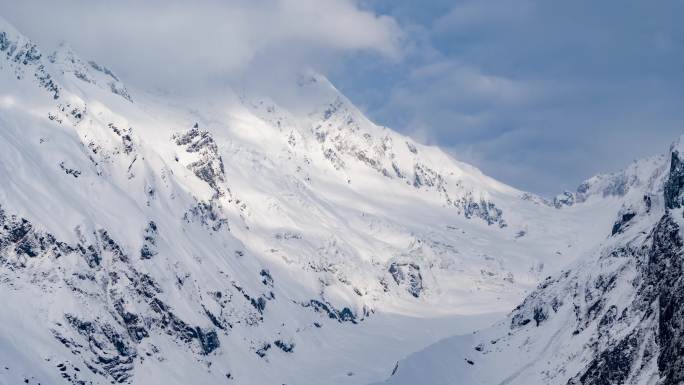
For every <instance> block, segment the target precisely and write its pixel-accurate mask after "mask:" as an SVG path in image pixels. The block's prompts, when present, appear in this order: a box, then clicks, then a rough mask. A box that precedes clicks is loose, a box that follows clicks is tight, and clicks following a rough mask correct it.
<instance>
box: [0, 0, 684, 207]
mask: <svg viewBox="0 0 684 385" xmlns="http://www.w3.org/2000/svg"><path fill="white" fill-rule="evenodd" d="M683 14H684V2H681V1H677V0H661V1H657V2H653V1H646V0H643V1H634V0H621V1H618V0H604V1H598V2H597V1H590V0H576V1H571V2H567V1H566V2H560V1H558V2H556V1H542V0H479V1H474V0H465V1H464V0H449V1H446V0H422V1H416V0H249V1H248V0H230V1H229V0H224V1H219V0H200V1H193V2H187V1H186V2H183V1H179V0H165V1H162V0H147V1H144V2H141V1H134V0H121V1H118V2H111V1H104V0H62V1H60V2H54V1H48V0H23V1H21V2H19V1H16V0H0V15H2V16H3V17H5V18H6V19H8V20H9V21H10V22H12V23H13V24H14V25H15V26H17V27H18V28H19V29H20V30H21V31H22V32H24V33H25V34H27V35H28V36H29V37H31V38H33V39H35V40H37V41H38V42H39V43H42V44H45V45H55V44H57V43H58V42H59V41H62V40H64V41H67V42H68V43H69V44H70V45H71V46H72V47H73V48H74V49H75V50H76V51H77V52H79V53H80V54H81V56H85V57H88V58H93V59H95V60H98V61H99V62H102V63H105V64H106V65H108V66H109V67H111V68H112V69H114V71H115V72H116V73H117V74H118V75H119V76H120V77H121V78H123V79H124V81H125V82H127V83H132V84H136V85H143V86H145V87H149V88H155V87H166V88H176V89H181V90H185V91H187V92H193V90H195V91H197V90H202V89H203V87H206V85H213V86H223V85H226V84H232V83H233V82H235V81H236V79H258V80H259V82H260V84H261V85H262V86H263V85H264V84H265V85H266V86H265V87H266V88H267V89H271V90H273V91H274V92H275V91H276V90H279V89H280V87H281V86H282V84H284V83H285V82H284V80H283V79H286V78H287V77H288V76H289V75H291V74H292V73H294V72H296V71H299V70H300V69H302V68H313V69H315V70H317V71H320V72H322V73H323V74H325V75H327V76H328V77H329V78H330V79H331V80H332V82H333V83H334V84H335V85H336V86H337V87H338V88H339V89H340V90H341V91H342V92H343V93H344V94H345V95H347V96H348V97H349V98H350V99H351V100H352V101H353V102H354V103H355V104H357V105H358V106H359V107H360V108H361V109H362V110H363V111H364V112H365V113H366V114H367V115H368V116H369V117H370V118H371V119H372V120H374V121H375V122H376V123H378V124H382V125H386V126H388V127H391V128H394V129H396V130H398V131H400V132H402V133H405V134H408V135H411V136H412V137H414V138H415V139H417V140H419V141H421V142H423V143H426V144H434V145H438V146H440V147H442V148H444V149H445V150H447V151H449V152H450V153H452V154H453V155H454V157H456V158H457V159H459V160H462V161H465V162H468V163H471V164H473V165H475V166H477V167H479V168H480V169H482V170H483V171H484V172H485V173H486V174H488V175H490V176H492V177H494V178H497V179H499V180H501V181H503V182H506V183H508V184H511V185H513V186H515V187H518V188H521V189H524V190H528V191H533V192H536V193H539V194H542V195H545V196H552V195H555V194H557V193H559V192H560V191H562V190H563V189H574V188H575V186H577V185H578V184H579V183H580V182H581V181H582V180H583V179H586V178H588V177H590V176H592V175H594V174H596V173H600V172H607V171H616V170H619V169H620V168H623V167H624V166H626V165H627V164H629V162H631V161H633V160H635V159H638V158H641V157H644V156H648V155H652V154H658V153H662V152H664V151H665V150H666V149H667V146H668V145H669V143H670V142H672V141H673V140H674V139H675V138H677V137H678V136H679V135H681V134H684V70H683V69H684V24H683V23H681V22H679V20H678V18H679V17H680V16H681V15H683Z"/></svg>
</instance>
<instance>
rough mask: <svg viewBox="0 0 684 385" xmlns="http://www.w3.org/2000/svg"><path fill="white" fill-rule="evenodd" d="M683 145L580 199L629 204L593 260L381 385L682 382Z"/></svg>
mask: <svg viewBox="0 0 684 385" xmlns="http://www.w3.org/2000/svg"><path fill="white" fill-rule="evenodd" d="M682 140H684V138H680V139H679V140H678V141H676V142H675V143H674V144H673V145H672V147H671V148H670V150H669V152H668V153H667V154H665V155H663V156H658V157H653V158H649V159H644V160H641V161H638V162H635V163H634V164H632V165H630V166H629V167H628V168H627V169H625V170H624V171H621V172H619V173H615V174H609V175H601V176H597V177H594V178H591V179H589V180H588V181H586V182H585V183H583V184H582V185H581V186H580V187H579V188H578V190H577V195H574V194H573V196H576V197H577V198H576V199H575V203H577V202H583V201H585V200H587V199H591V197H592V196H596V195H599V196H620V197H622V200H623V204H622V207H621V209H620V210H619V211H617V212H616V215H615V222H614V223H613V225H612V226H609V227H601V226H596V227H595V231H598V232H601V233H604V234H606V237H607V238H606V240H605V241H604V242H601V244H600V245H599V246H598V247H597V248H596V249H595V250H594V251H593V252H591V253H589V254H587V256H586V257H584V258H581V259H579V260H578V261H577V262H575V263H573V264H571V265H570V266H569V267H568V268H567V269H565V270H563V271H562V272H561V273H558V274H555V275H553V276H550V277H548V278H547V279H545V280H544V281H543V282H542V283H540V284H539V286H538V287H537V289H536V290H534V291H533V292H532V293H531V294H530V295H528V296H527V297H526V298H525V299H524V301H523V302H522V304H520V305H519V306H518V307H516V308H515V310H513V311H512V312H511V313H510V314H509V315H508V316H507V317H506V318H505V319H504V320H503V321H500V322H498V323H496V324H495V325H494V326H492V327H490V328H486V329H484V330H481V331H478V332H476V333H472V334H468V335H462V336H456V337H450V338H447V339H444V340H442V341H440V342H438V343H436V344H434V345H431V346H430V347H428V348H426V349H424V350H423V351H420V352H417V353H415V354H413V355H411V356H410V357H408V358H407V359H406V360H404V361H402V362H400V363H398V364H397V365H395V369H394V373H393V375H392V376H391V377H390V378H389V379H388V380H387V381H385V382H384V383H387V384H416V383H430V384H461V383H462V384H568V385H571V384H585V385H586V384H681V383H684V370H682V368H683V366H682V365H683V364H682V360H683V359H684V336H683V335H682V331H683V330H684V314H683V313H682V311H683V310H682V309H684V308H683V307H682V295H681V293H682V289H683V288H684V287H683V285H684V280H683V277H684V270H683V269H684V266H683V264H682V260H683V257H684V250H683V249H682V247H683V245H684V242H683V238H682V230H681V227H682V225H683V224H684V216H683V211H682V210H683V209H682V204H683V201H682V199H683V198H682V197H683V196H684V165H683V164H682V160H681V159H682V154H684V146H682ZM566 196H570V194H566ZM556 201H558V200H556Z"/></svg>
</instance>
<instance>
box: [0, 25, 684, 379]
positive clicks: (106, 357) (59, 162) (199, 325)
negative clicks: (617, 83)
mask: <svg viewBox="0 0 684 385" xmlns="http://www.w3.org/2000/svg"><path fill="white" fill-rule="evenodd" d="M0 56H1V57H0V180H2V187H1V188H0V301H1V302H2V304H3V306H2V311H0V383H1V384H5V383H7V384H15V383H30V384H37V383H41V384H61V383H71V384H104V383H111V382H115V383H130V384H157V383H159V384H162V383H163V384H188V383H193V384H220V383H228V384H230V383H235V384H300V385H301V384H368V383H371V382H376V381H382V380H384V379H386V378H388V377H390V375H391V373H392V372H393V368H395V369H396V370H394V372H395V374H394V375H393V376H391V377H390V381H405V383H440V381H441V383H485V382H486V381H489V380H490V377H487V376H491V378H492V379H493V378H498V377H496V376H498V375H499V374H502V375H503V374H505V373H506V370H509V368H510V370H509V374H508V375H512V373H513V371H514V370H519V371H520V373H538V371H539V370H546V372H545V373H547V375H546V377H539V376H536V374H535V376H536V377H535V376H532V375H531V374H530V375H529V376H528V375H527V374H525V375H526V376H528V377H516V378H520V379H522V378H533V379H535V381H537V382H536V383H548V381H547V380H548V379H553V381H556V380H555V379H560V378H566V377H564V376H565V375H566V373H567V375H575V374H576V373H579V371H573V370H574V368H575V367H576V368H580V367H584V366H582V365H586V363H587V362H589V360H590V359H591V358H592V357H600V355H601V354H602V352H603V351H605V347H606V346H612V345H610V344H611V343H613V342H614V341H613V340H615V339H616V338H618V334H617V333H620V330H623V331H625V333H627V332H629V331H631V330H644V332H643V333H646V330H647V325H646V324H647V323H648V322H649V321H648V319H647V318H644V320H645V321H643V322H641V321H640V322H641V323H637V319H636V318H634V317H629V322H628V321H624V322H623V321H619V322H618V321H615V322H618V323H619V324H620V325H621V329H620V328H618V327H617V326H616V327H612V326H611V329H610V331H609V333H608V334H605V335H604V336H603V337H601V338H603V339H601V338H598V337H597V336H598V334H596V333H595V332H596V323H597V322H600V321H597V319H598V318H597V317H598V315H597V314H600V315H601V317H603V316H604V315H605V314H607V312H609V311H613V310H610V309H612V305H613V304H614V303H615V304H617V303H618V302H619V301H623V302H622V303H625V302H624V301H627V300H631V299H632V297H634V298H636V296H637V294H635V293H637V292H636V291H634V286H633V282H630V281H627V280H626V279H623V277H627V275H629V274H631V276H633V277H635V279H636V278H637V277H645V275H643V273H642V270H639V269H644V268H647V267H648V266H650V264H649V263H646V262H644V259H643V255H646V254H643V253H646V251H643V250H642V251H641V252H640V253H641V254H639V253H638V252H636V250H637V245H644V244H647V243H648V242H652V238H653V236H649V234H651V233H650V232H649V229H650V228H652V227H653V226H655V224H656V223H657V222H658V221H659V220H660V221H661V222H662V221H663V220H661V219H660V218H661V217H662V213H663V211H664V207H665V206H666V203H665V199H664V198H662V197H663V194H662V193H660V190H659V189H662V188H663V187H662V186H663V184H664V183H665V180H671V179H672V178H670V179H668V178H667V175H669V174H668V172H669V169H667V167H665V165H666V162H667V161H668V160H669V158H668V159H665V158H664V157H660V158H652V159H649V160H645V161H640V162H638V163H635V164H634V165H633V166H630V167H629V168H628V169H626V170H625V171H623V172H621V173H618V174H611V175H606V176H599V177H595V178H592V179H590V180H588V181H587V182H586V183H585V184H583V185H582V186H581V187H580V189H578V191H577V193H568V194H566V197H567V198H568V199H566V200H564V201H563V200H562V199H556V200H555V201H554V202H547V201H546V200H544V199H542V198H540V197H537V196H534V195H532V194H529V193H524V192H521V191H519V190H517V189H515V188H512V187H510V186H507V185H505V184H502V183H500V182H497V181H495V180H493V179H491V178H489V177H487V176H485V175H483V174H482V173H481V172H480V171H479V170H477V169H476V168H474V167H472V166H469V165H467V164H464V163H461V162H458V161H456V160H454V159H453V158H452V157H451V156H449V155H448V154H446V153H445V152H443V151H441V150H440V149H438V148H435V147H429V146H424V145H420V144H418V143H416V142H414V141H413V140H411V139H410V138H408V137H405V136H403V135H400V134H398V133H396V132H394V131H392V130H390V129H388V128H385V127H380V126H377V125H375V124H374V123H372V122H371V121H369V120H368V119H367V118H365V117H364V115H363V114H362V113H361V112H360V111H359V110H358V109H357V108H356V107H354V106H353V104H352V103H351V102H350V101H349V100H347V99H346V98H345V97H344V96H343V95H341V94H340V93H339V92H338V91H337V90H336V89H335V88H334V86H333V85H332V84H330V82H328V81H327V80H326V79H325V78H324V77H323V76H321V75H319V74H315V73H306V74H304V75H302V76H301V79H300V80H299V81H298V82H297V84H293V88H294V89H295V93H296V94H297V97H298V98H300V99H301V100H302V101H305V103H300V104H302V105H304V107H299V108H288V107H284V106H281V105H278V104H277V103H276V102H274V101H273V100H270V99H268V98H266V97H263V96H254V95H252V94H249V93H247V92H241V93H236V92H234V91H232V90H229V89H226V90H224V91H223V92H222V93H221V94H220V95H214V94H212V95H207V96H206V97H196V96H195V97H193V98H191V99H189V98H183V97H181V96H176V95H160V94H152V93H147V92H145V91H144V90H139V89H137V88H136V87H134V86H132V85H126V84H124V82H123V81H122V79H119V78H118V77H117V76H116V75H115V74H114V73H113V71H111V70H110V69H108V68H107V67H106V66H104V65H101V64H98V63H95V62H92V61H86V60H83V59H81V58H80V57H79V56H78V55H77V54H76V53H74V52H73V50H71V49H70V48H69V47H68V46H61V47H59V48H58V49H57V50H56V51H55V52H43V51H42V50H41V49H40V48H39V47H38V46H37V45H36V44H35V43H33V42H32V41H31V40H30V39H28V38H27V37H25V36H23V35H22V34H21V33H20V32H18V31H17V30H16V29H15V28H13V27H12V26H11V25H10V24H9V23H7V22H5V21H3V20H0ZM668 166H669V165H668ZM672 183H675V182H672ZM672 183H671V184H670V190H673V191H674V190H677V188H678V187H677V186H678V185H675V184H672ZM677 183H679V182H677ZM677 191H678V190H677ZM676 194H677V193H674V195H676ZM670 196H673V194H672V193H671V194H670ZM646 198H648V199H646ZM561 201H563V202H561ZM570 203H572V204H570ZM670 206H672V204H670ZM670 211H672V210H670ZM677 215H680V216H681V214H677ZM674 217H676V215H675V214H669V216H668V218H674ZM616 218H618V219H619V221H618V222H616ZM663 218H664V217H663ZM623 222H624V223H623ZM676 223H678V222H677V220H675V219H672V220H671V221H670V222H667V223H666V224H664V225H662V226H665V227H667V228H671V227H672V226H676ZM662 226H661V227H662ZM668 226H669V227H668ZM611 232H613V233H614V234H613V235H611ZM668 234H669V233H668ZM630 237H631V238H630ZM661 238H662V236H661ZM649 240H650V241H649ZM630 245H633V247H634V249H633V250H632V249H631V248H630V247H632V246H630ZM617 250H623V251H620V252H618V254H619V255H616V256H613V253H614V252H617ZM632 254H633V255H635V257H631V258H630V257H629V256H630V255H632ZM592 255H599V256H601V258H599V259H597V261H593V260H591V258H589V257H588V256H592ZM637 255H641V256H642V257H639V258H641V259H639V258H637V257H636V256H637ZM639 261H642V262H639ZM575 266H580V267H575ZM568 268H570V269H571V270H567V269H568ZM649 269H650V267H649ZM618 271H619V273H618ZM613 272H615V274H614V275H615V276H617V274H621V275H619V277H620V279H619V280H617V281H615V280H614V281H610V279H609V278H610V277H612V276H611V275H610V274H612V273H613ZM559 274H560V275H559ZM624 274H627V275H624ZM549 275H552V276H556V277H558V278H555V279H551V280H546V281H544V283H542V286H540V287H539V288H538V289H537V290H536V291H534V292H532V294H530V296H528V297H527V299H525V301H524V302H523V305H522V306H521V307H519V308H518V309H517V310H516V311H515V312H514V313H513V314H512V315H510V316H509V318H508V319H507V321H506V322H505V323H503V324H502V323H499V324H497V325H496V326H494V327H493V328H491V329H486V330H484V331H481V332H479V333H478V334H474V335H472V336H468V337H455V338H453V339H447V340H444V341H442V342H439V343H438V345H434V346H432V347H428V348H427V350H425V352H421V353H416V355H415V358H409V359H408V360H407V361H402V362H401V363H400V364H399V366H397V367H395V365H396V362H397V361H399V360H401V359H403V358H404V357H406V356H408V355H410V354H412V353H414V352H416V351H419V350H421V349H423V348H426V347H427V346H428V345H430V344H432V343H434V342H436V341H439V340H442V339H444V338H446V337H449V336H452V335H455V334H465V333H470V332H472V331H474V330H476V329H480V328H483V327H484V326H486V325H488V324H490V323H492V322H494V321H495V320H496V319H497V318H500V317H503V314H504V313H506V312H508V311H510V309H512V308H513V307H515V306H516V305H517V304H518V303H519V302H520V301H521V300H523V298H524V295H525V294H526V293H528V292H529V291H530V290H532V289H533V288H534V287H535V286H536V285H537V284H538V283H539V282H540V281H541V280H542V279H543V278H544V277H546V276H549ZM601 277H602V278H601ZM599 279H601V280H602V281H601V282H603V284H602V285H604V286H600V287H599V286H596V287H594V286H595V285H596V284H598V283H596V282H598V281H597V280H599ZM649 279H650V278H649ZM611 282H612V283H611ZM639 282H640V284H643V285H647V284H648V282H650V281H648V279H647V278H643V279H642V280H641V281H639ZM578 285H584V286H581V292H580V291H579V290H580V286H578ZM592 285H594V286H592ZM611 285H614V286H611ZM630 285H631V286H630ZM590 286H591V288H593V289H591V290H589V289H587V290H589V291H587V290H585V287H586V288H590ZM618 286H619V289H616V287H618ZM670 286H671V285H670ZM659 287H660V286H659ZM608 288H610V290H609V289H608ZM652 290H655V289H652ZM642 292H643V290H642V291H639V293H642ZM577 293H579V294H577ZM587 293H590V294H587ZM613 293H621V294H613ZM630 293H631V294H630ZM652 293H654V292H652ZM575 294H577V295H575ZM587 295H589V297H587ZM639 295H642V294H639ZM644 295H646V294H644ZM654 295H655V294H654ZM619 296H625V297H624V298H623V297H619ZM630 296H631V297H630ZM592 298H594V299H592ZM598 298H602V299H603V303H602V305H601V307H600V309H598V308H595V309H594V310H590V308H591V306H592V305H593V304H594V302H593V301H595V299H598ZM649 298H650V297H649ZM554 299H557V301H556V302H554ZM575 302H576V303H577V306H578V307H579V308H578V309H579V310H577V312H579V313H578V314H579V315H577V316H576V317H577V318H576V319H577V321H576V322H577V326H573V327H575V328H576V329H577V331H578V334H576V337H568V338H567V339H563V343H565V342H567V343H568V344H570V345H569V346H571V347H572V348H573V349H575V350H574V352H575V354H576V355H574V356H572V357H570V356H563V357H562V359H564V360H565V361H566V362H571V363H572V365H575V366H567V367H566V366H564V367H563V369H562V373H563V374H558V373H560V371H561V369H559V368H555V369H557V370H556V371H553V369H554V368H544V369H541V367H537V366H534V368H533V369H534V370H532V369H529V368H532V366H525V365H528V364H527V361H526V360H527V359H528V358H530V359H531V357H533V355H534V354H537V356H538V355H540V354H544V355H546V354H548V355H549V357H551V355H552V354H556V355H558V357H556V356H554V357H555V358H553V361H552V362H556V363H558V365H560V364H561V363H563V362H562V361H558V360H560V359H561V357H560V355H561V352H564V351H567V352H569V353H568V354H570V353H572V352H573V350H567V349H566V350H560V349H556V348H555V347H554V348H553V350H549V348H548V347H545V346H542V345H544V344H545V343H546V342H544V341H547V342H548V341H552V342H553V343H552V345H551V346H555V345H554V344H555V343H556V342H555V341H556V340H555V339H553V340H552V338H559V337H558V336H565V334H562V333H563V330H565V329H563V328H567V327H569V326H568V325H570V324H569V323H568V322H565V321H566V319H567V318H568V317H565V318H563V316H562V315H563V314H566V313H567V314H570V313H568V312H569V310H568V309H570V308H571V307H572V308H573V309H574V307H573V304H575ZM616 306H617V305H616ZM623 308H624V306H622V307H620V308H617V309H615V311H617V310H619V311H620V312H622V311H623ZM538 309H541V310H538ZM639 309H641V310H639V311H641V312H642V313H643V314H646V308H643V307H642V308H639ZM635 311H637V310H635ZM537 313H539V314H542V315H543V317H542V316H541V315H538V314H537ZM642 313H638V314H642ZM573 314H574V313H573ZM630 314H631V313H630ZM635 314H637V313H635ZM649 314H650V313H649ZM595 315H596V316H595ZM531 319H534V320H535V321H534V322H533V321H530V320H531ZM601 319H602V318H601ZM615 319H616V320H618V319H619V318H617V316H616V317H615ZM620 322H621V323H620ZM537 323H538V324H539V327H538V328H537V325H536V324H537ZM580 326H582V327H581V328H580ZM556 327H557V328H556ZM654 328H655V326H654V327H652V328H651V329H652V330H657V329H654ZM541 330H543V331H544V332H543V333H546V334H543V335H544V336H547V337H543V338H542V337H539V338H537V337H535V338H534V339H532V338H531V336H534V335H535V333H538V331H541ZM558 330H561V332H559V331H558ZM573 332H574V330H573ZM509 333H510V335H509ZM557 333H561V334H557ZM611 333H613V334H611ZM490 336H491V339H490V340H487V341H485V339H487V338H490ZM552 336H555V337H552ZM592 336H593V337H592ZM652 336H653V335H647V333H646V334H643V335H641V336H640V337H639V338H640V339H639V346H640V347H641V346H646V345H647V344H646V342H648V341H651V340H652V339H653V338H655V337H653V338H652ZM527 337H530V339H529V342H525V339H526V338H527ZM483 338H484V339H483ZM544 338H545V339H544ZM563 338H565V337H563ZM573 338H574V339H573ZM591 338H594V339H595V340H591ZM635 338H636V337H635ZM649 338H651V339H650V340H649ZM476 340H477V343H475V344H473V343H474V342H476ZM480 340H482V341H480ZM499 340H500V341H502V342H503V341H505V342H504V343H501V344H498V345H494V344H496V342H494V344H492V341H499ZM463 341H465V342H463ZM589 341H594V342H592V343H593V345H592V343H589ZM644 341H646V342H644ZM485 342H486V343H485ZM480 343H482V345H481V346H480ZM506 344H507V345H506ZM584 344H589V345H587V346H589V347H590V348H591V349H586V348H585V345H584ZM655 344H656V345H653V346H661V345H657V342H655ZM504 345H506V346H507V349H504V348H502V346H504ZM478 347H479V349H476V348H478ZM517 347H521V349H522V350H517ZM514 348H515V349H514ZM473 349H475V350H473ZM497 349H501V350H497ZM568 349H569V348H568ZM431 352H432V353H431ZM435 352H436V353H435ZM466 352H467V354H465V353H466ZM520 352H526V353H524V354H522V353H520ZM640 354H641V353H640ZM673 354H675V353H673ZM433 356H435V357H433ZM461 356H463V357H461ZM656 356H657V355H656ZM439 357H456V358H455V361H454V360H451V359H450V360H449V362H448V363H447V362H446V361H443V360H442V361H440V360H441V358H439ZM482 357H484V358H482ZM501 357H505V358H506V360H505V361H504V362H503V363H502V365H501V366H499V365H498V363H497V362H498V361H499V360H500V359H501ZM654 357H655V356H654ZM433 358H434V359H433ZM426 360H427V361H429V362H427V363H426V362H425V361H426ZM549 360H551V358H549ZM642 361H643V362H644V363H645V364H652V362H651V361H648V362H647V360H642ZM464 362H465V364H463V363H464ZM470 362H473V365H471V364H470ZM430 365H444V366H443V368H444V370H437V369H429V368H433V367H432V366H430ZM597 365H598V364H597ZM441 367H442V366H440V368H441ZM494 367H496V368H497V369H496V370H491V369H492V368H494ZM485 368H486V369H485ZM426 370H429V371H430V372H431V373H433V374H434V376H435V377H434V380H433V382H430V381H428V380H425V381H427V382H425V381H423V380H421V381H417V382H416V380H415V379H416V378H418V379H426V378H428V377H425V373H426ZM467 370H470V372H466V371H467ZM466 373H471V374H472V373H480V374H478V375H474V374H473V377H462V376H467V375H468V374H466ZM480 375H481V376H484V377H478V376H480ZM415 376H418V377H415ZM437 376H442V377H437ZM453 376H459V377H453ZM504 377H505V376H504ZM455 378H472V381H470V382H458V381H456V380H455ZM511 380H514V378H513V377H512V378H511ZM406 381H408V382H406ZM539 381H541V382H539ZM549 381H551V380H549ZM527 383H535V382H527ZM597 383H598V382H597Z"/></svg>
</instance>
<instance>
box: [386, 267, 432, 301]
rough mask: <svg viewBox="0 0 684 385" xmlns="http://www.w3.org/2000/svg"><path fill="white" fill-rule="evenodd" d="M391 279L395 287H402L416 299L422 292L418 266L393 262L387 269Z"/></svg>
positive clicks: (421, 278)
mask: <svg viewBox="0 0 684 385" xmlns="http://www.w3.org/2000/svg"><path fill="white" fill-rule="evenodd" d="M388 271H389V273H390V274H391V275H392V279H394V282H395V283H396V284H397V285H400V286H404V287H405V288H406V291H408V292H409V293H410V294H411V295H412V296H414V297H416V298H418V297H420V293H421V292H422V291H423V277H422V276H421V275H420V266H418V265H417V264H415V263H396V262H393V263H392V264H391V265H390V267H389V269H388Z"/></svg>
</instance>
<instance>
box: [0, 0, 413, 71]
mask: <svg viewBox="0 0 684 385" xmlns="http://www.w3.org/2000/svg"><path fill="white" fill-rule="evenodd" d="M0 10H1V11H2V14H3V15H4V16H5V17H6V18H7V19H9V20H10V21H11V22H13V23H14V24H15V25H16V26H17V27H18V28H19V29H20V30H21V31H23V32H24V33H25V34H27V35H29V37H31V38H34V39H36V40H38V41H39V42H41V43H44V44H49V45H56V44H57V43H58V42H59V41H60V40H66V41H67V42H68V43H70V44H71V45H72V46H73V47H74V48H75V49H76V51H78V52H79V53H81V54H82V55H84V56H90V57H93V58H95V59H97V60H100V61H103V62H104V63H106V64H107V65H109V66H111V67H113V68H114V69H115V70H117V71H118V72H119V73H120V74H122V75H124V76H123V77H124V78H129V79H131V78H132V79H135V80H137V81H149V80H156V81H157V82H168V81H171V80H173V81H174V82H179V81H182V80H183V79H185V80H187V82H185V83H186V84H191V83H192V82H194V81H198V80H203V79H206V78H207V77H210V78H212V77H213V78H215V77H222V76H227V75H234V74H236V73H239V72H240V71H243V70H245V69H246V68H248V67H249V66H250V65H252V64H253V62H254V60H255V58H268V61H270V62H271V64H272V65H273V66H291V65H293V63H296V64H303V63H307V64H310V63H312V62H313V63H314V64H315V62H316V61H317V60H320V58H328V57H330V56H334V55H338V54H340V53H344V52H349V51H359V50H361V51H369V52H375V53H378V54H380V55H385V56H389V57H396V56H397V55H399V51H400V45H399V42H400V39H401V30H400V28H399V27H398V25H397V23H396V22H395V21H394V20H393V19H392V18H390V17H387V16H381V15H376V14H374V13H372V12H370V11H366V10H362V9H360V8H359V6H358V4H357V3H356V2H355V1H354V0H252V1H247V0H233V1H218V0H203V1H179V0H173V1H162V0H150V1H133V0H122V1H116V2H112V1H104V0H96V1H83V0H66V1H60V2H55V1H49V0H44V1H35V0H27V1H16V0H0ZM37 21H39V22H37ZM271 52H277V55H273V56H274V57H271V55H270V53H271Z"/></svg>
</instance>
